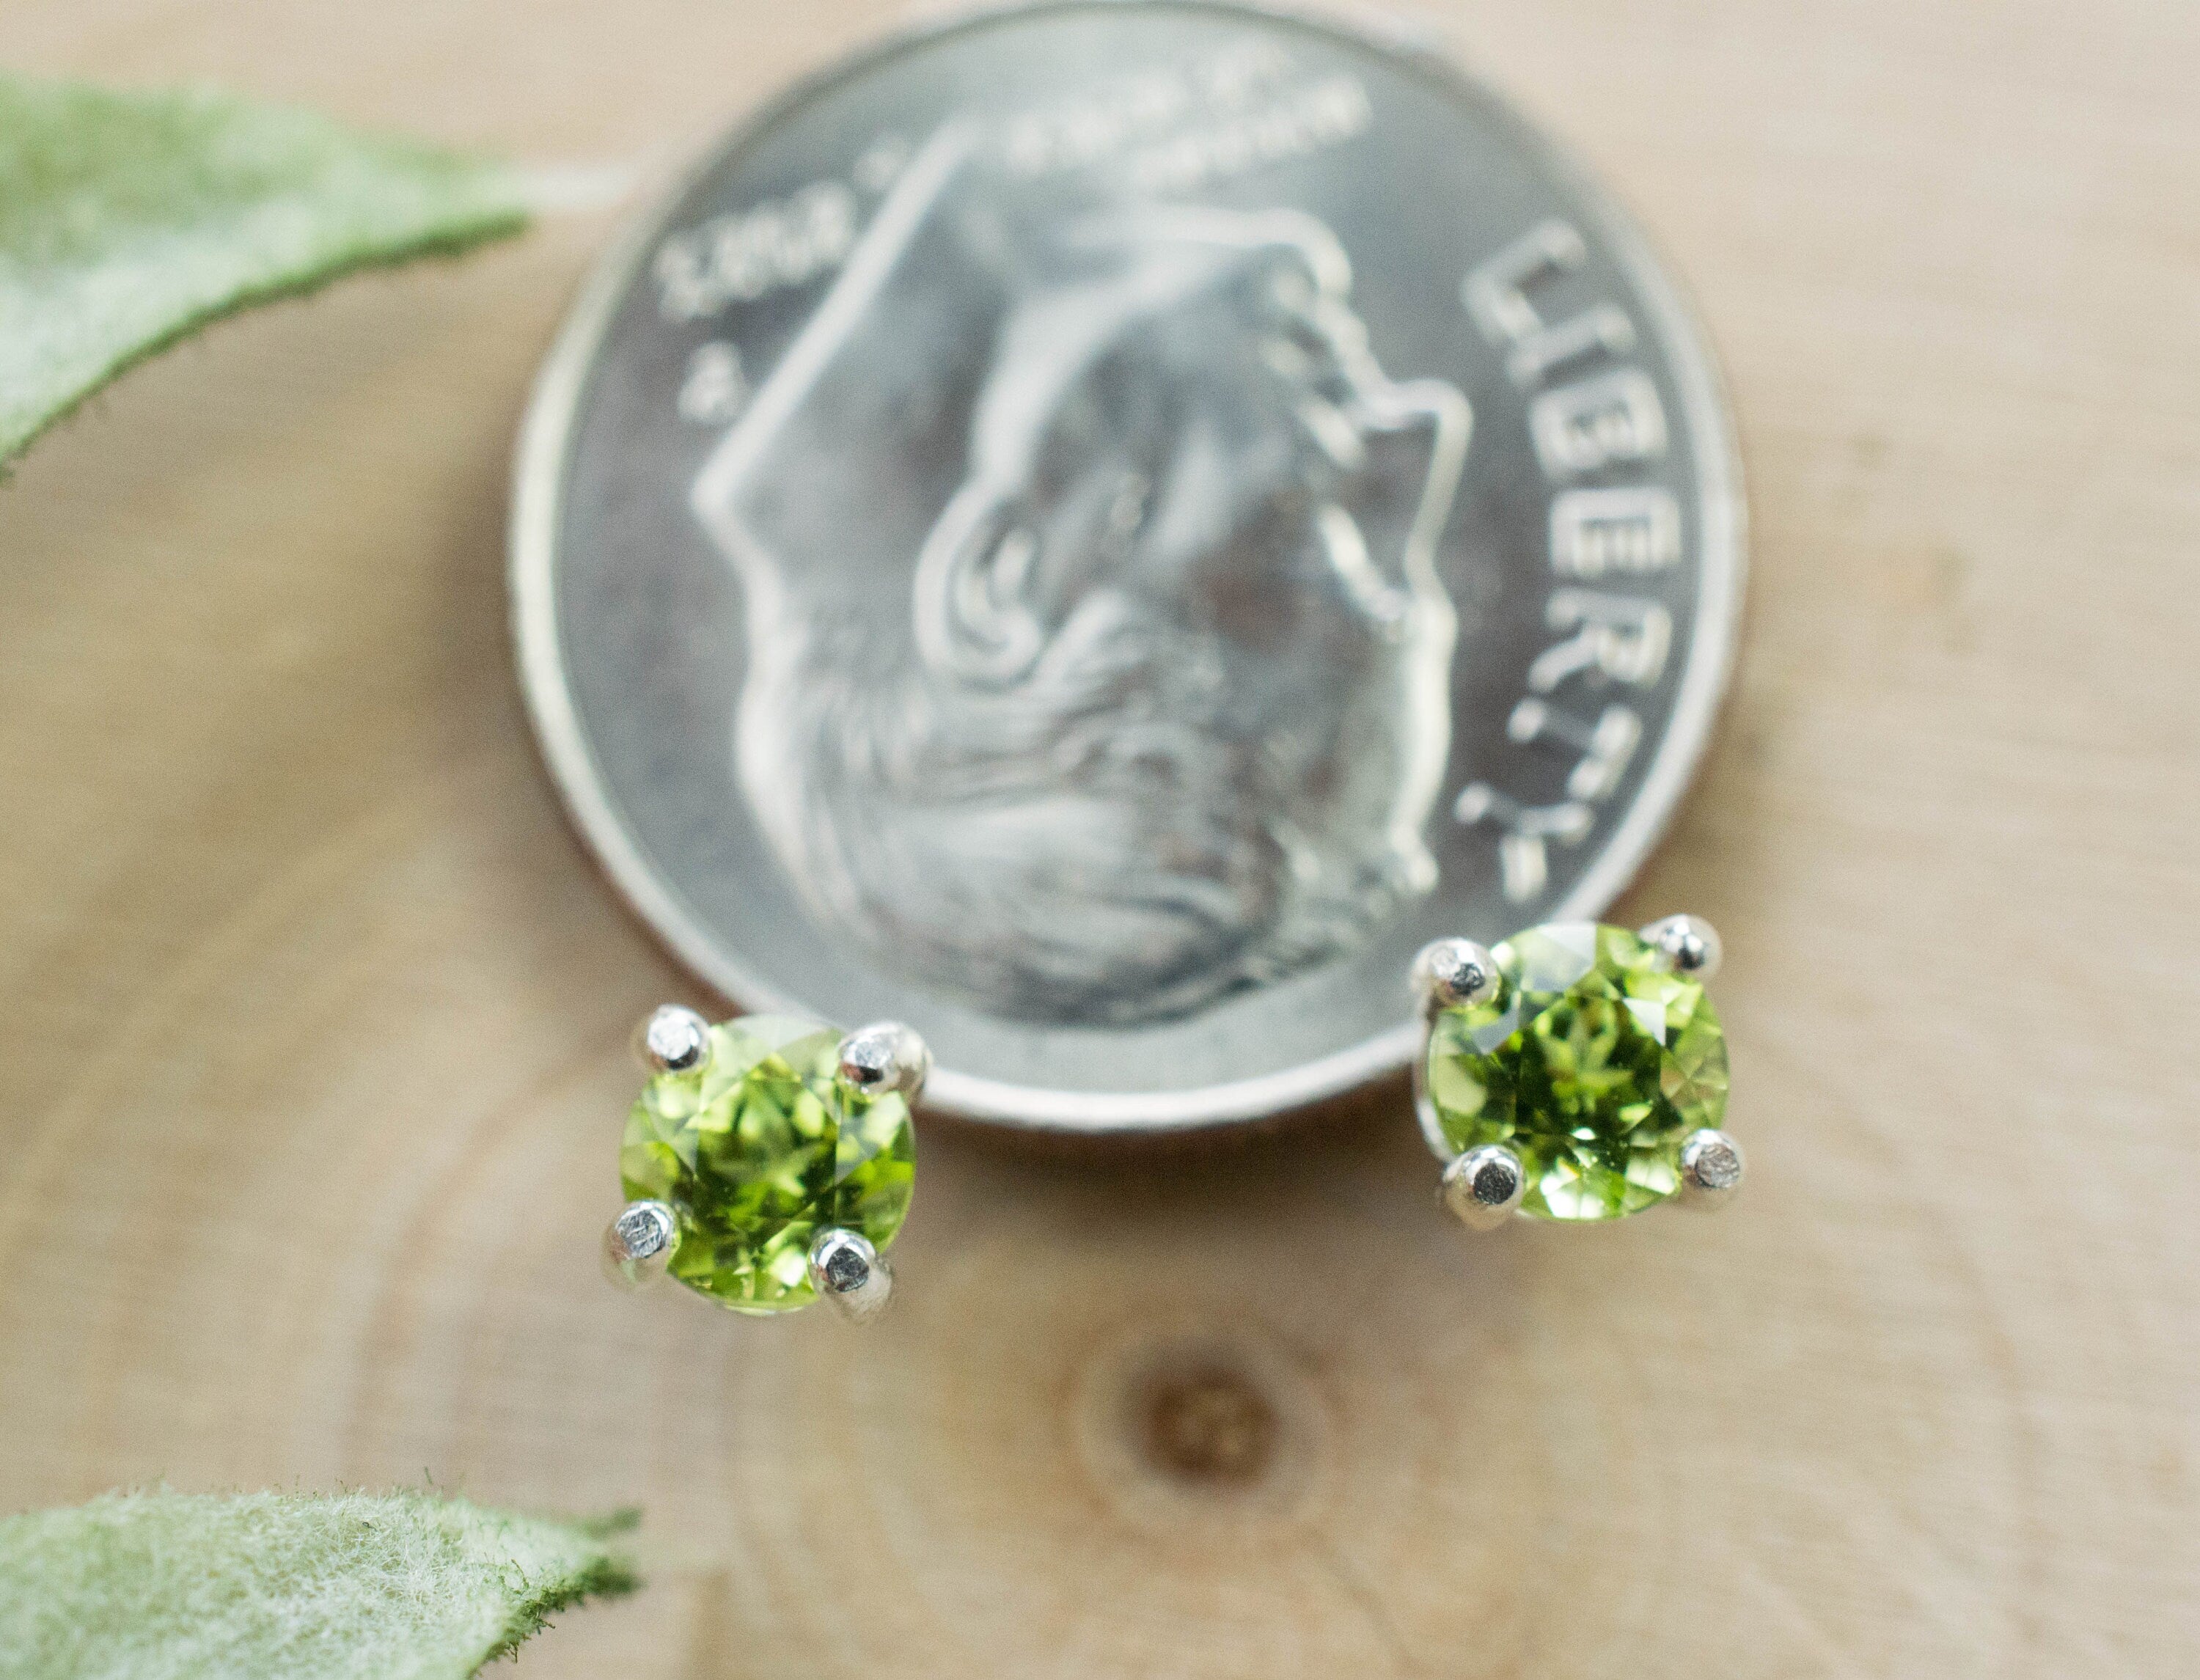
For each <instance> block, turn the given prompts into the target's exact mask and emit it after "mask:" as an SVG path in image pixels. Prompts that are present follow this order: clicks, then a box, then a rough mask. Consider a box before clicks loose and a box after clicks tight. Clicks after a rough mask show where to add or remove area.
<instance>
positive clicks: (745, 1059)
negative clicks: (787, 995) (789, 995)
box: [619, 1015, 916, 1313]
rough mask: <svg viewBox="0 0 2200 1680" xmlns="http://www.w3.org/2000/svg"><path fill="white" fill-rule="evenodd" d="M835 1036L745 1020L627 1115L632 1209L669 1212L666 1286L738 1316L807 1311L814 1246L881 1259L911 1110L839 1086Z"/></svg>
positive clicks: (899, 1201) (908, 1167)
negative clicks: (652, 1205)
mask: <svg viewBox="0 0 2200 1680" xmlns="http://www.w3.org/2000/svg"><path fill="white" fill-rule="evenodd" d="M840 1037H841V1035H840V1033H839V1032H838V1031H837V1030H836V1029H834V1028H833V1027H821V1026H819V1025H818V1024H817V1023H816V1021H798V1020H794V1019H792V1018H790V1017H788V1016H769V1015H751V1016H741V1017H740V1019H739V1020H736V1021H727V1022H726V1023H725V1024H724V1025H723V1026H720V1027H712V1028H711V1055H710V1058H709V1060H707V1061H706V1062H704V1063H703V1065H702V1066H701V1067H699V1068H691V1069H689V1070H688V1071H687V1072H685V1073H672V1074H658V1076H657V1077H656V1078H655V1079H652V1080H650V1082H649V1084H648V1086H647V1087H646V1088H645V1089H644V1090H643V1092H642V1093H641V1098H640V1100H638V1101H637V1102H636V1103H635V1105H634V1109H633V1111H632V1112H631V1113H629V1115H627V1121H626V1140H625V1142H624V1144H623V1145H622V1146H621V1147H620V1150H619V1176H620V1179H621V1181H622V1182H623V1184H624V1185H625V1186H626V1193H627V1196H628V1197H629V1200H640V1199H642V1198H645V1197H648V1198H653V1199H655V1200H657V1201H660V1202H664V1203H670V1206H671V1208H672V1210H673V1213H674V1214H675V1215H676V1219H677V1224H678V1232H677V1233H676V1236H675V1237H674V1238H673V1244H672V1257H671V1261H670V1272H671V1274H672V1275H673V1276H674V1277H676V1278H677V1279H680V1281H681V1282H682V1283H683V1284H686V1285H688V1287H689V1288H690V1289H693V1290H697V1291H700V1292H701V1293H703V1294H705V1295H707V1296H710V1297H712V1298H713V1299H715V1300H716V1301H717V1302H718V1303H719V1304H720V1305H721V1306H723V1307H728V1308H732V1309H733V1310H734V1312H737V1313H780V1312H786V1311H787V1310H788V1309H790V1308H795V1307H806V1306H808V1305H809V1304H810V1302H812V1301H814V1300H816V1292H815V1291H813V1290H812V1289H811V1288H810V1272H809V1261H810V1242H811V1239H812V1238H815V1237H816V1234H817V1232H819V1231H820V1230H822V1229H823V1228H824V1227H826V1226H840V1227H842V1228H843V1229H845V1230H849V1231H853V1232H857V1233H859V1234H860V1235H862V1236H863V1237H865V1238H869V1241H870V1243H871V1245H872V1246H873V1247H874V1248H876V1249H879V1250H881V1251H883V1250H885V1248H886V1245H887V1244H889V1243H891V1242H892V1241H893V1239H894V1233H895V1232H898V1231H899V1230H900V1229H901V1222H902V1219H903V1216H904V1215H906V1214H907V1213H908V1211H909V1197H910V1186H911V1185H912V1184H913V1182H914V1181H915V1178H916V1150H915V1144H914V1141H913V1139H912V1136H911V1130H912V1128H911V1127H910V1114H909V1104H908V1103H907V1102H906V1101H905V1100H904V1098H902V1097H901V1096H900V1095H899V1094H898V1093H891V1094H888V1095H886V1096H884V1097H877V1098H871V1097H866V1096H864V1095H863V1094H862V1093H861V1092H857V1091H854V1090H852V1089H851V1088H850V1087H849V1086H847V1085H846V1084H845V1082H843V1081H842V1080H840V1079H839V1078H838V1077H837V1076H836V1071H835V1070H836V1068H837V1066H838V1062H839V1051H840Z"/></svg>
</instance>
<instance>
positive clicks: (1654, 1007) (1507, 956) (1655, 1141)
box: [1427, 922, 1727, 1219]
mask: <svg viewBox="0 0 2200 1680" xmlns="http://www.w3.org/2000/svg"><path fill="white" fill-rule="evenodd" d="M1490 954H1491V955H1492V956H1493V957H1495V958H1496V959H1497V969H1498V973H1499V975H1500V977H1501V978H1500V985H1499V987H1498V991H1497V994H1496V996H1495V997H1494V998H1491V999H1490V1000H1489V1002H1488V1003H1486V1004H1472V1005H1469V1006H1462V1007H1460V1008H1457V1009H1448V1010H1443V1011H1442V1013H1440V1014H1439V1015H1438V1016H1436V1021H1434V1023H1433V1025H1432V1027H1431V1032H1430V1035H1429V1061H1428V1068H1427V1075H1428V1095H1429V1099H1430V1101H1431V1103H1432V1104H1433V1105H1434V1107H1435V1109H1436V1121H1437V1123H1438V1125H1439V1126H1440V1127H1442V1132H1443V1136H1444V1141H1445V1142H1446V1143H1448V1144H1450V1145H1451V1147H1452V1149H1453V1150H1455V1151H1457V1150H1470V1149H1474V1148H1477V1147H1478V1146H1480V1145H1481V1144H1504V1145H1505V1146H1506V1147H1507V1149H1509V1150H1512V1152H1513V1153H1514V1154H1516V1155H1518V1156H1519V1157H1520V1160H1521V1162H1522V1164H1523V1165H1524V1167H1525V1168H1527V1179H1528V1188H1527V1194H1526V1196H1525V1197H1524V1199H1523V1201H1522V1202H1521V1204H1520V1206H1521V1209H1522V1210H1523V1211H1524V1212H1526V1213H1530V1214H1533V1215H1536V1216H1537V1217H1539V1218H1542V1219H1616V1218H1618V1216H1619V1215H1622V1214H1631V1213H1635V1212H1637V1211H1639V1210H1640V1209H1644V1208H1647V1207H1649V1206H1650V1205H1652V1204H1653V1203H1658V1202H1662V1201H1664V1200H1665V1198H1666V1197H1669V1196H1670V1195H1672V1194H1673V1192H1674V1191H1677V1190H1678V1189H1679V1188H1680V1187H1681V1145H1682V1142H1683V1141H1685V1140H1686V1139H1687V1138H1688V1134H1689V1133H1691V1132H1694V1131H1695V1130H1696V1129H1698V1128H1699V1127H1706V1126H1717V1124H1718V1123H1719V1121H1720V1119H1721V1118H1722V1117H1723V1115H1724V1114H1725V1113H1726V1083H1727V1072H1726V1034H1725V1033H1723V1032H1722V1031H1721V1030H1720V1027H1719V1021H1718V1015H1717V1011H1716V1010H1713V1009H1712V1008H1711V999H1710V998H1706V996H1705V995H1704V988H1703V984H1702V982H1701V981H1700V980H1692V979H1689V978H1688V977H1687V976H1686V975H1677V974H1675V973H1673V972H1672V965H1671V963H1670V960H1669V959H1668V958H1667V957H1665V953H1663V952H1662V951H1659V950H1657V949H1656V948H1655V947H1654V946H1652V945H1646V944H1644V943H1643V941H1642V940H1641V939H1640V938H1639V937H1637V936H1636V935H1635V934H1630V933H1629V932H1628V931H1627V930H1626V929H1624V928H1605V927H1600V926H1598V925H1596V924H1594V923H1593V922H1552V923H1549V924H1547V925H1546V926H1544V927H1541V928H1530V929H1529V930H1528V931H1527V932H1526V933H1524V934H1515V935H1514V936H1513V937H1512V939H1509V940H1506V942H1505V943H1504V944H1502V945H1498V946H1496V947H1495V949H1494V950H1493V951H1491V952H1490Z"/></svg>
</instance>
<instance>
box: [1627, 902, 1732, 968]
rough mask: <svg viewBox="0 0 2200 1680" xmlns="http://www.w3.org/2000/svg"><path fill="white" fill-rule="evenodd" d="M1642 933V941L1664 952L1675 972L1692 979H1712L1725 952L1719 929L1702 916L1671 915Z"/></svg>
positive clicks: (1654, 923) (1652, 924)
mask: <svg viewBox="0 0 2200 1680" xmlns="http://www.w3.org/2000/svg"><path fill="white" fill-rule="evenodd" d="M1641 937H1642V943H1643V944H1645V945H1655V946H1657V947H1658V949H1659V950H1660V951H1664V952H1665V956H1666V957H1667V958H1668V959H1669V960H1670V962H1671V963H1672V964H1673V972H1674V973H1675V974H1680V975H1688V978H1689V979H1691V980H1709V979H1710V978H1711V976H1712V975H1715V974H1717V972H1718V965H1719V958H1720V957H1722V956H1723V954H1724V952H1723V950H1722V948H1721V946H1720V945H1719V936H1718V930H1717V928H1714V927H1712V926H1711V923H1710V922H1706V921H1705V920H1704V919H1703V917H1701V916H1667V917H1665V920H1663V921H1662V922H1652V923H1651V924H1650V925H1649V926H1648V927H1647V928H1644V929H1643V930H1642V935H1641Z"/></svg>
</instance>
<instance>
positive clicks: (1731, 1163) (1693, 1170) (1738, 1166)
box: [1681, 1126, 1746, 1208]
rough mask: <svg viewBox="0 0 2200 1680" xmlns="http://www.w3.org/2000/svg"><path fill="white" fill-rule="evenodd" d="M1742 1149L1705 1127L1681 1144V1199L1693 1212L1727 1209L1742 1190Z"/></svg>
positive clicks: (1730, 1139) (1690, 1135)
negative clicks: (1698, 1209) (1702, 1209)
mask: <svg viewBox="0 0 2200 1680" xmlns="http://www.w3.org/2000/svg"><path fill="white" fill-rule="evenodd" d="M1745 1165H1746V1163H1745V1162H1743V1160H1742V1157H1741V1144H1737V1143H1736V1142H1735V1140H1734V1139H1732V1138H1729V1136H1727V1134H1726V1133H1723V1132H1715V1131H1713V1130H1712V1129H1711V1127H1708V1126H1706V1127H1704V1128H1703V1129H1702V1130H1701V1131H1700V1132H1691V1133H1688V1136H1687V1137H1686V1138H1685V1139H1682V1143H1681V1199H1682V1201H1683V1202H1684V1203H1687V1204H1688V1206H1690V1207H1692V1208H1723V1207H1724V1206H1726V1204H1727V1203H1729V1202H1731V1201H1733V1200H1734V1197H1735V1191H1739V1190H1740V1189H1741V1178H1742V1174H1743V1172H1744V1170H1745Z"/></svg>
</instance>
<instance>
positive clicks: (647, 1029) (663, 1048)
mask: <svg viewBox="0 0 2200 1680" xmlns="http://www.w3.org/2000/svg"><path fill="white" fill-rule="evenodd" d="M634 1057H635V1061H637V1062H641V1065H642V1067H643V1068H645V1069H646V1070H647V1071H648V1072H650V1073H652V1074H686V1073H692V1072H693V1070H694V1069H696V1068H699V1067H701V1066H702V1065H703V1063H704V1062H706V1061H708V1060H709V1059H710V1057H711V1023H710V1022H709V1021H705V1020H704V1019H703V1017H702V1016H699V1015H698V1014H696V1013H695V1011H694V1010H691V1009H685V1008H682V1006H681V1005H680V1004H664V1005H662V1006H660V1007H659V1008H658V1009H657V1010H653V1011H652V1013H651V1015H650V1017H649V1019H648V1020H647V1021H643V1022H642V1023H641V1026H639V1027H635V1029H634Z"/></svg>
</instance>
